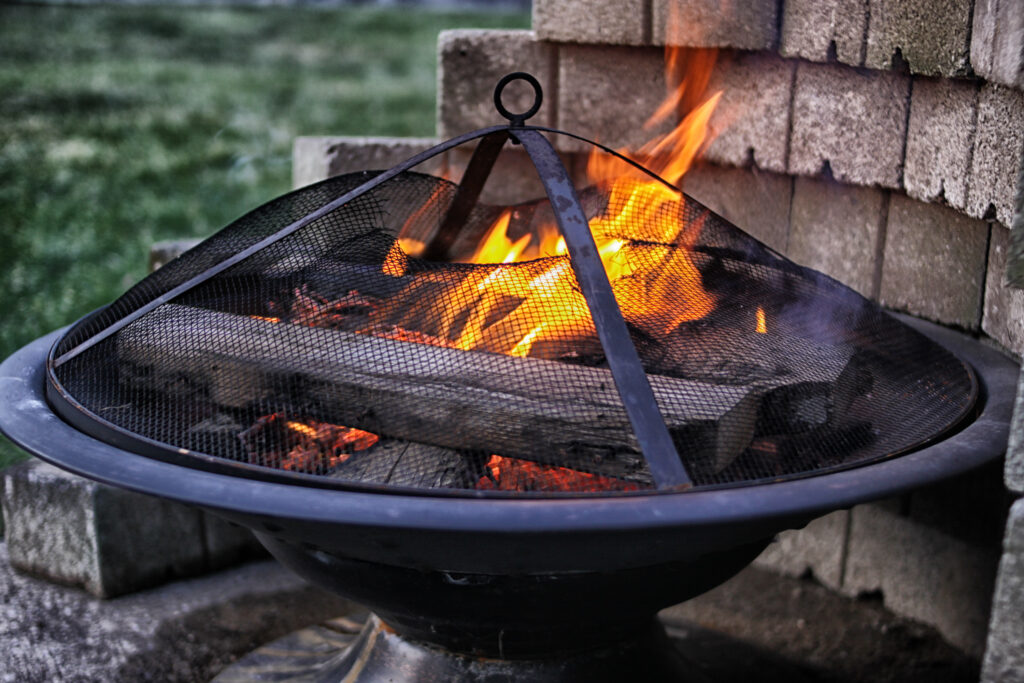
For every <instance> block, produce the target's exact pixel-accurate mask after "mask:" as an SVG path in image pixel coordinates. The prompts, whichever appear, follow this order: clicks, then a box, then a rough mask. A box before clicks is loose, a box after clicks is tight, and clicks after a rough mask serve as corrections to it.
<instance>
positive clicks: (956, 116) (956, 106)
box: [903, 78, 978, 209]
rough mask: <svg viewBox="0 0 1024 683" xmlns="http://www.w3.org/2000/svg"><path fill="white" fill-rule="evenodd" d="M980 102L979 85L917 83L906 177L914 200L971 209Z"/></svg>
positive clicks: (933, 80) (950, 81)
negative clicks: (969, 200) (970, 182)
mask: <svg viewBox="0 0 1024 683" xmlns="http://www.w3.org/2000/svg"><path fill="white" fill-rule="evenodd" d="M977 103H978V86H977V84H975V83H974V82H971V81H962V80H955V79H946V78H938V79H936V78H916V79H914V86H913V94H912V95H911V98H910V123H909V125H908V126H907V158H906V164H905V169H904V177H903V185H904V187H905V188H906V190H907V194H909V195H910V196H911V197H915V198H917V199H923V200H925V201H942V200H945V202H948V203H949V204H950V205H951V206H953V207H956V208H958V209H964V208H966V206H967V183H968V179H969V177H970V173H971V167H970V166H971V152H972V150H973V147H974V128H975V124H976V115H977Z"/></svg>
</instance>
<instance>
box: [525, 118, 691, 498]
mask: <svg viewBox="0 0 1024 683" xmlns="http://www.w3.org/2000/svg"><path fill="white" fill-rule="evenodd" d="M512 135H513V137H515V138H516V139H517V140H519V142H520V143H522V145H523V148H524V149H525V150H526V153H527V154H529V155H530V160H531V161H532V162H533V165H534V166H535V167H536V168H537V173H539V174H540V180H541V182H542V183H543V184H544V190H545V191H546V192H547V193H548V198H549V199H550V200H551V205H552V207H554V209H555V220H556V221H557V222H558V228H559V230H561V232H562V236H563V237H565V244H566V246H567V247H568V248H569V262H570V264H571V265H572V270H573V272H574V273H575V274H576V281H577V282H578V283H579V285H580V289H581V290H582V291H583V297H584V298H585V299H586V301H587V307H588V308H589V309H590V316H591V317H592V318H593V319H594V327H595V328H596V329H597V336H598V338H599V339H600V340H601V346H602V348H603V349H604V353H605V357H606V358H607V359H608V368H609V369H610V370H611V373H612V377H613V378H614V379H615V387H616V388H617V389H618V390H619V396H621V397H622V403H623V405H624V406H625V408H626V414H627V415H628V416H629V421H630V423H631V424H632V425H633V432H634V434H635V436H636V440H637V442H638V443H639V445H640V451H641V452H642V453H643V455H644V459H645V460H646V461H647V467H648V468H649V469H650V471H651V476H652V477H654V481H655V483H656V484H657V486H658V488H659V489H672V488H679V489H682V488H687V487H689V486H691V485H692V482H691V480H690V477H689V475H688V474H687V473H686V468H684V467H683V462H682V460H680V458H679V454H678V453H677V452H676V447H675V444H673V443H672V436H671V435H670V434H669V432H668V427H667V426H666V425H665V419H664V418H663V417H662V415H661V411H659V410H658V404H657V402H656V401H655V399H654V391H653V390H652V389H651V383H650V382H649V381H648V379H647V373H646V372H644V368H643V365H641V363H640V356H639V355H638V354H637V352H636V347H635V346H633V341H632V339H630V336H629V328H627V327H626V321H625V320H624V319H623V317H622V311H620V310H619V304H618V302H617V301H616V300H615V293H614V292H613V291H612V286H611V283H610V282H609V281H608V275H607V273H605V269H604V264H603V263H602V262H601V256H600V254H598V251H597V245H596V244H595V243H594V236H593V235H592V234H591V232H590V224H589V222H588V221H587V217H586V214H584V213H583V207H581V206H580V200H579V197H577V196H576V189H575V188H574V187H573V184H572V181H571V180H570V179H569V174H568V173H567V172H566V170H565V167H564V166H563V165H562V161H561V159H559V158H558V154H557V153H555V150H554V148H553V147H552V146H551V143H550V142H548V140H547V138H545V137H544V136H543V135H541V134H540V133H538V132H537V131H535V130H516V129H514V130H513V132H512Z"/></svg>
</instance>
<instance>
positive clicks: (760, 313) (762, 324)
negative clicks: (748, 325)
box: [754, 306, 768, 334]
mask: <svg viewBox="0 0 1024 683" xmlns="http://www.w3.org/2000/svg"><path fill="white" fill-rule="evenodd" d="M754 330H755V331H756V332H757V333H758V334H768V321H767V320H766V319H765V316H764V309H763V308H761V307H760V306H758V307H757V326H756V327H755V328H754Z"/></svg>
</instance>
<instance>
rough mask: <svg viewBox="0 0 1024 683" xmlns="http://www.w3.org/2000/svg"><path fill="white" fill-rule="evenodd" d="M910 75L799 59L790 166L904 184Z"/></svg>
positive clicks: (805, 172)
mask: <svg viewBox="0 0 1024 683" xmlns="http://www.w3.org/2000/svg"><path fill="white" fill-rule="evenodd" d="M909 106H910V78H909V77H908V76H905V75H903V74H897V73H891V72H879V71H860V70H856V69H852V68H849V67H843V66H837V65H832V64H810V63H806V62H804V63H800V64H799V65H798V66H797V70H796V91H795V93H794V98H793V131H792V140H791V142H790V154H789V171H790V172H791V173H796V174H801V175H817V174H819V173H821V171H822V168H823V167H824V166H825V165H826V164H827V165H828V166H829V167H830V168H831V172H832V174H833V176H834V177H835V178H836V179H837V180H842V181H845V182H850V183H855V184H857V185H881V186H883V187H893V188H895V187H899V186H900V180H901V177H902V175H903V173H902V171H903V142H904V137H905V135H906V123H907V108H908V107H909Z"/></svg>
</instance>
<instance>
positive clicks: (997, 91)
mask: <svg viewBox="0 0 1024 683" xmlns="http://www.w3.org/2000/svg"><path fill="white" fill-rule="evenodd" d="M1022 165H1024V93H1022V92H1020V91H1018V90H1014V89H1012V88H1006V87H1003V86H998V85H985V86H983V87H982V88H981V92H980V94H979V96H978V125H977V132H976V133H975V139H974V156H973V159H972V164H971V175H970V181H969V183H968V187H967V212H968V213H969V214H971V215H972V216H974V217H976V218H982V217H984V218H995V219H996V220H998V221H999V222H1000V223H1002V224H1003V225H1010V224H1011V221H1012V220H1013V210H1014V200H1015V199H1016V196H1017V175H1018V173H1019V172H1020V170H1021V166H1022Z"/></svg>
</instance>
